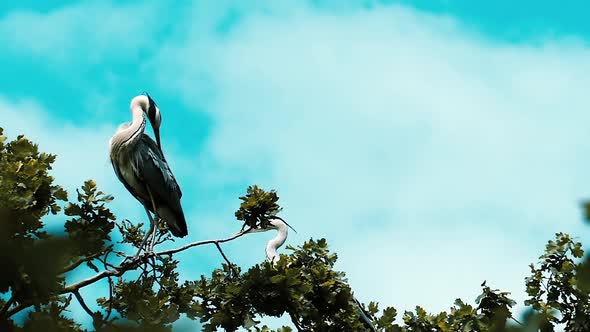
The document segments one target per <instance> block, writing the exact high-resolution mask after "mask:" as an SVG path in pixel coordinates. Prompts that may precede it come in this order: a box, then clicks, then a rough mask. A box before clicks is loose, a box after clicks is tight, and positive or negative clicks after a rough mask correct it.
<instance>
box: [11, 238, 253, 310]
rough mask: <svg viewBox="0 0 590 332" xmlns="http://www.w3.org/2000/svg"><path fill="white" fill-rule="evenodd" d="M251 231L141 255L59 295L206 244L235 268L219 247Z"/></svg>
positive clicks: (76, 290) (22, 306) (72, 285)
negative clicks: (147, 262) (217, 250)
mask: <svg viewBox="0 0 590 332" xmlns="http://www.w3.org/2000/svg"><path fill="white" fill-rule="evenodd" d="M251 230H252V228H251V227H250V228H248V229H247V230H245V231H241V232H238V233H236V234H234V235H232V236H231V237H228V238H225V239H218V240H205V241H198V242H193V243H190V244H187V245H185V246H182V247H180V248H176V249H170V250H164V251H160V252H156V253H151V254H149V255H146V254H144V255H141V256H139V257H137V258H133V259H131V260H130V261H128V262H125V261H123V262H122V263H121V264H120V265H119V266H115V267H113V268H112V269H109V270H104V271H101V272H99V273H97V274H95V275H93V276H92V277H89V278H86V279H84V280H81V281H78V282H76V283H74V284H71V285H69V286H66V287H64V288H63V289H62V290H61V291H60V292H59V294H66V293H73V294H74V295H75V294H76V293H75V292H78V290H79V289H80V288H82V287H86V286H88V285H91V284H93V283H95V282H97V281H99V280H102V279H104V278H109V279H110V278H111V277H120V276H122V275H123V274H125V272H127V271H131V270H135V269H137V268H138V267H139V264H140V263H142V262H145V261H146V260H149V257H150V256H152V255H157V256H162V255H170V256H172V255H174V254H176V253H179V252H181V251H185V250H187V249H190V248H192V247H197V246H202V245H206V244H215V245H216V246H217V248H218V249H219V252H220V253H221V254H222V256H223V258H224V259H225V261H226V262H228V264H230V266H233V265H231V263H230V262H229V260H228V259H227V257H226V256H225V254H224V253H223V251H222V250H221V248H220V247H219V244H220V243H225V242H229V241H232V240H235V239H237V238H239V237H241V236H242V235H244V234H246V233H248V232H250V231H251ZM88 257H90V256H88ZM83 262H84V260H82V262H80V263H79V264H78V265H80V264H81V263H83ZM75 264H76V263H75ZM72 265H73V264H72ZM109 265H110V264H109ZM74 268H75V267H74ZM31 305H32V304H22V303H21V304H18V305H16V306H14V307H13V308H12V309H9V310H7V311H6V317H10V316H12V315H14V314H16V313H17V312H20V311H21V310H23V309H25V308H28V307H30V306H31Z"/></svg>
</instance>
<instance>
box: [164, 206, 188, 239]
mask: <svg viewBox="0 0 590 332" xmlns="http://www.w3.org/2000/svg"><path fill="white" fill-rule="evenodd" d="M158 216H159V217H160V218H162V219H163V220H164V221H165V222H166V224H167V225H168V229H170V233H172V235H174V236H176V237H185V236H187V235H188V231H187V228H186V219H185V218H184V212H183V211H182V208H180V209H179V210H177V211H173V210H172V209H170V208H168V207H164V206H163V207H160V208H158Z"/></svg>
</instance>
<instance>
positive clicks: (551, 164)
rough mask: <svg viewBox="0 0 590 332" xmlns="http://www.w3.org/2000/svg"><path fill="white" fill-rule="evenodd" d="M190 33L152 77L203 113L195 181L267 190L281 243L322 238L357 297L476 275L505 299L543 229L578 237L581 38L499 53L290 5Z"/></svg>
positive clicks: (419, 16)
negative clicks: (287, 227) (213, 31)
mask: <svg viewBox="0 0 590 332" xmlns="http://www.w3.org/2000/svg"><path fill="white" fill-rule="evenodd" d="M194 15H195V16H194V17H193V18H192V19H193V20H194V21H198V20H199V16H198V15H203V13H196V14H194ZM199 37H200V36H199V34H198V33H196V32H192V33H188V34H187V35H186V36H185V38H183V39H181V40H180V41H178V40H177V41H176V42H175V43H171V44H168V45H163V48H162V53H161V54H160V57H159V58H158V59H156V61H155V62H154V63H153V69H154V70H157V72H159V73H160V80H161V82H162V85H163V86H168V87H169V88H170V92H174V93H175V94H179V93H180V94H182V97H183V98H184V100H185V101H186V102H187V104H190V105H194V104H201V105H202V106H204V107H205V108H206V109H207V110H208V112H210V113H211V115H212V116H213V118H214V124H215V126H214V127H213V130H212V136H211V138H210V140H209V144H208V150H207V153H208V156H209V157H210V158H212V159H213V160H214V162H215V164H216V165H217V166H218V167H217V168H215V169H211V170H210V173H211V175H212V176H213V175H216V174H219V173H222V174H226V173H225V172H228V171H232V172H233V173H235V174H238V175H239V176H237V175H235V176H233V177H231V179H233V180H238V179H239V180H240V181H242V180H244V177H245V178H246V179H247V180H248V181H250V182H255V183H260V184H263V185H264V186H265V187H274V188H277V189H278V190H279V193H280V194H281V197H282V201H283V204H284V205H285V216H286V217H287V218H288V220H290V221H291V222H292V224H294V226H295V227H296V228H297V229H298V231H299V235H296V236H295V237H292V238H291V239H290V242H291V243H300V242H302V241H303V240H304V239H307V238H308V237H309V236H313V237H316V238H317V237H322V236H325V237H327V238H328V240H329V242H330V243H331V245H332V248H333V249H334V250H335V251H336V252H339V253H340V254H341V255H340V256H339V257H340V263H339V265H338V268H340V269H343V270H345V271H347V273H348V274H349V276H350V280H351V283H352V285H353V288H354V289H355V290H357V292H358V293H359V297H360V298H361V299H363V300H369V299H377V300H379V301H380V302H381V303H383V304H386V305H394V306H396V307H398V309H402V310H403V309H411V308H412V307H413V306H414V305H418V304H419V305H423V306H425V307H426V309H427V310H430V311H437V310H444V309H446V308H448V307H449V306H450V305H451V304H452V303H453V301H454V299H455V297H459V296H461V297H463V298H464V299H465V300H469V301H472V300H473V299H474V296H475V295H476V294H477V292H478V291H479V288H478V287H479V284H480V283H481V282H482V281H483V279H487V280H488V284H490V285H492V286H493V287H502V288H503V289H505V290H508V291H512V292H515V295H516V298H517V300H519V302H520V303H521V304H522V301H523V289H524V281H523V278H524V276H525V275H526V273H527V268H526V265H527V264H528V263H529V262H532V261H535V260H536V257H537V256H538V255H539V254H540V253H541V252H542V249H543V246H544V243H545V241H546V240H548V239H549V237H551V236H552V233H553V232H555V231H561V230H564V231H570V232H575V234H576V235H580V234H582V233H581V232H586V233H585V234H587V231H585V230H583V228H582V225H581V223H580V220H579V219H580V218H579V207H578V203H579V200H580V199H582V198H584V197H588V196H590V194H589V192H590V191H589V190H588V188H587V183H588V180H590V178H589V177H588V175H587V172H586V171H585V169H586V167H585V165H587V164H588V163H589V162H590V159H589V158H588V157H587V156H588V150H590V131H588V130H587V128H586V126H587V124H588V123H590V122H589V120H590V115H589V114H590V113H588V112H587V111H586V110H587V109H589V108H590V100H589V99H588V97H587V93H586V91H584V90H585V87H586V86H588V84H589V83H590V82H588V77H590V75H589V74H590V60H589V59H590V57H589V55H590V49H588V48H587V47H586V46H585V45H584V44H583V43H581V42H575V41H574V42H572V41H571V40H568V41H560V40H549V41H547V42H546V43H544V44H542V45H540V46H531V45H518V44H504V43H500V42H497V41H490V40H486V39H485V38H483V37H481V36H479V35H478V34H477V33H475V32H473V31H467V30H466V28H464V27H463V26H461V24H460V22H456V21H454V20H453V19H452V18H449V17H436V16H432V15H426V14H423V13H420V12H416V11H413V10H409V9H405V8H403V7H380V8H377V9H374V10H358V11H356V12H350V11H346V12H345V13H342V14H337V15H333V14H328V13H324V12H320V11H316V10H313V9H310V8H306V7H303V6H302V7H300V8H297V10H293V11H292V12H291V14H285V13H284V12H281V15H280V18H277V17H276V16H273V15H272V13H268V12H266V13H264V15H263V14H253V15H250V16H248V15H245V18H244V19H243V21H241V23H240V24H238V25H237V26H236V27H235V28H234V29H233V30H231V31H230V32H229V33H227V35H224V36H223V37H220V38H217V39H215V38H208V39H206V40H204V39H203V38H199ZM220 165H221V166H220ZM226 181H227V179H226ZM241 253H242V254H243V253H244V251H243V250H242V251H241ZM251 253H252V254H253V255H258V254H260V253H259V251H255V250H252V249H251ZM240 259H241V258H240ZM454 260H457V261H454Z"/></svg>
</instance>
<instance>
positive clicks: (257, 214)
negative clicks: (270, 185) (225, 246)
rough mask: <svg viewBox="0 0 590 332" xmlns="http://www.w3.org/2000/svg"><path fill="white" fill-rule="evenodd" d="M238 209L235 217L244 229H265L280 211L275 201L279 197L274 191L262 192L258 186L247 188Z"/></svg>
mask: <svg viewBox="0 0 590 332" xmlns="http://www.w3.org/2000/svg"><path fill="white" fill-rule="evenodd" d="M240 200H241V201H242V203H241V204H240V208H239V209H238V211H236V213H235V215H236V218H237V219H238V220H242V221H243V222H244V226H243V227H242V230H243V229H244V227H246V226H248V227H252V228H267V227H268V224H269V222H270V219H272V217H274V216H276V215H277V213H279V212H280V211H281V208H280V206H279V204H278V203H277V201H278V200H279V196H278V195H277V193H276V192H275V191H274V190H271V191H268V192H267V191H264V190H262V189H260V188H258V186H256V185H254V186H249V187H248V190H247V192H246V195H245V196H241V197H240Z"/></svg>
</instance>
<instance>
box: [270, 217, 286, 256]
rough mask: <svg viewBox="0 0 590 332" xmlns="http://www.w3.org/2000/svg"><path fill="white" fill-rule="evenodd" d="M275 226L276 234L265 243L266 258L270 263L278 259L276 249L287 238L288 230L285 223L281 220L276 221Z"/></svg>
mask: <svg viewBox="0 0 590 332" xmlns="http://www.w3.org/2000/svg"><path fill="white" fill-rule="evenodd" d="M276 226H277V236H275V237H274V238H273V239H271V240H270V241H268V243H267V244H266V259H268V261H269V262H271V263H275V262H276V261H277V260H278V259H279V256H278V254H277V249H279V248H280V247H281V246H282V245H283V244H284V243H285V241H286V240H287V234H288V232H289V229H288V228H287V225H286V224H285V223H283V222H277V223H276Z"/></svg>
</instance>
